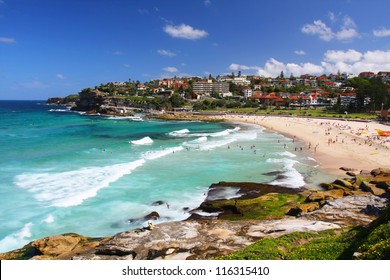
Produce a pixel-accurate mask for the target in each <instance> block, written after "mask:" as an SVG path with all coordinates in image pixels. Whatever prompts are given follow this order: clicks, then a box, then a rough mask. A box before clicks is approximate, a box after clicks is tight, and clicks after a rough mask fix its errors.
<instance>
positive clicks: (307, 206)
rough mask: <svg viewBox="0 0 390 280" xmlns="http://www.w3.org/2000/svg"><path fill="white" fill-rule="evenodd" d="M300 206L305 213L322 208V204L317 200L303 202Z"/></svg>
mask: <svg viewBox="0 0 390 280" xmlns="http://www.w3.org/2000/svg"><path fill="white" fill-rule="evenodd" d="M298 207H299V208H300V209H301V210H302V212H303V213H308V212H313V211H314V210H317V209H319V208H320V204H319V203H317V202H310V203H303V204H300V205H298Z"/></svg>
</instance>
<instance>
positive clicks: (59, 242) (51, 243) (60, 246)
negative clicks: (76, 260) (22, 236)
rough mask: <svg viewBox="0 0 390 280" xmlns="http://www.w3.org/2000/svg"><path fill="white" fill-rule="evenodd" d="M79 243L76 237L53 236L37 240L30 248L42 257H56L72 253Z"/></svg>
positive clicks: (78, 237)
mask: <svg viewBox="0 0 390 280" xmlns="http://www.w3.org/2000/svg"><path fill="white" fill-rule="evenodd" d="M80 241H81V237H80V236H77V235H72V236H71V235H55V236H49V237H46V238H42V239H38V240H36V241H34V242H32V244H31V246H32V247H35V248H36V249H37V250H38V251H39V252H41V253H42V254H43V255H54V256H58V255H61V254H64V253H67V252H70V251H72V250H73V249H74V248H75V247H76V246H77V244H79V242H80Z"/></svg>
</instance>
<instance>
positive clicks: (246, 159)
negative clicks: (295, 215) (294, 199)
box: [0, 101, 326, 252]
mask: <svg viewBox="0 0 390 280" xmlns="http://www.w3.org/2000/svg"><path fill="white" fill-rule="evenodd" d="M284 144H287V148H284ZM297 145H300V144H299V143H292V141H291V139H288V138H286V137H284V136H282V135H279V134H276V133H272V132H268V131H265V130H264V129H262V128H261V127H259V126H250V125H243V124H227V123H208V122H197V121H194V122H173V121H160V120H151V119H146V118H145V117H142V116H139V117H135V118H119V117H107V116H87V115H82V114H79V113H76V112H69V110H67V109H66V108H59V107H50V106H47V105H45V104H44V102H42V103H40V102H37V101H0V155H1V157H0V158H1V161H0V170H1V172H0V223H1V225H2V226H1V228H0V252H4V251H9V250H12V249H15V248H19V247H21V246H23V245H25V244H26V243H28V242H30V241H31V240H34V239H37V238H41V237H44V236H48V235H54V234H60V233H66V232H76V233H79V234H82V235H88V236H106V235H112V234H114V233H117V232H119V231H124V230H129V229H131V228H135V227H140V226H143V225H144V224H145V223H146V222H147V221H145V220H143V219H140V218H142V217H144V216H145V215H147V214H149V213H150V212H152V211H157V212H158V213H159V214H160V216H161V218H160V219H159V221H158V222H165V221H173V220H181V219H185V218H187V217H188V216H189V215H190V214H189V213H188V212H187V211H185V210H183V208H186V207H188V208H190V209H191V208H196V207H197V206H198V205H199V204H200V203H201V202H202V201H203V199H204V198H205V193H206V192H207V190H208V187H209V186H210V184H212V183H215V182H219V181H251V182H270V183H272V184H281V185H285V186H287V187H291V188H297V187H302V186H308V185H309V186H310V185H311V184H312V183H313V182H314V181H315V178H319V177H321V176H325V177H326V174H322V173H321V172H320V171H319V170H318V169H317V167H316V162H315V161H314V160H313V159H311V158H309V157H308V156H307V155H305V154H303V153H302V152H299V151H298V152H296V151H295V149H294V147H296V146H297ZM272 171H282V172H283V175H284V176H283V178H281V179H279V180H276V179H275V178H274V177H272V176H269V175H264V173H267V172H272ZM156 201H163V202H164V204H162V205H157V206H153V205H152V204H153V203H154V202H156ZM166 203H168V204H169V207H167V205H166Z"/></svg>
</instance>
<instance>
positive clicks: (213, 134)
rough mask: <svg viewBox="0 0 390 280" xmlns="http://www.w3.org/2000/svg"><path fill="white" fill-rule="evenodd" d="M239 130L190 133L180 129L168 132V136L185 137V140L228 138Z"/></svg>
mask: <svg viewBox="0 0 390 280" xmlns="http://www.w3.org/2000/svg"><path fill="white" fill-rule="evenodd" d="M239 130H240V127H235V128H234V129H231V128H229V129H225V130H223V131H219V132H202V133H190V131H189V130H188V129H186V128H185V129H181V130H176V131H172V132H169V133H168V135H170V136H174V137H183V138H184V137H185V138H190V137H222V136H228V135H229V134H231V133H234V132H237V131H239Z"/></svg>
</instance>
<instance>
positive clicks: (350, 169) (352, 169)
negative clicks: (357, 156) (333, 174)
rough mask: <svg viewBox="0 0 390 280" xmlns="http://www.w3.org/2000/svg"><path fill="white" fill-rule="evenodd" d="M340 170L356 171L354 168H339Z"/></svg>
mask: <svg viewBox="0 0 390 280" xmlns="http://www.w3.org/2000/svg"><path fill="white" fill-rule="evenodd" d="M340 170H343V171H356V170H357V169H355V168H350V167H344V166H343V167H340Z"/></svg>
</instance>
